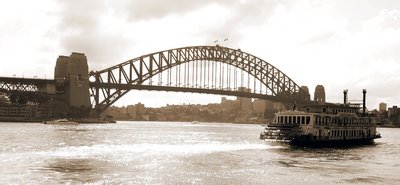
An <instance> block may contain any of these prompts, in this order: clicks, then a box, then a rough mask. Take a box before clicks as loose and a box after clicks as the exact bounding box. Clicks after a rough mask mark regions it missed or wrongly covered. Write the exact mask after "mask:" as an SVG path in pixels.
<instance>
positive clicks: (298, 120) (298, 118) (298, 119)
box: [297, 116, 300, 124]
mask: <svg viewBox="0 0 400 185" xmlns="http://www.w3.org/2000/svg"><path fill="white" fill-rule="evenodd" d="M297 123H298V124H300V116H297Z"/></svg>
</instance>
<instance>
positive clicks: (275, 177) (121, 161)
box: [0, 122, 400, 184]
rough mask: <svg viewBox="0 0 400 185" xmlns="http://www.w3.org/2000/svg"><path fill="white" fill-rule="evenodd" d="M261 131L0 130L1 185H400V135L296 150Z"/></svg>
mask: <svg viewBox="0 0 400 185" xmlns="http://www.w3.org/2000/svg"><path fill="white" fill-rule="evenodd" d="M262 130H263V127H262V126H260V125H240V124H217V123H196V124H193V123H174V122H118V123H117V124H86V125H85V124H81V125H70V126H68V125H44V124H36V123H0V164H1V165H0V179H1V180H0V184H400V175H399V174H400V129H395V128H381V129H379V132H380V133H381V134H382V137H383V138H381V139H377V140H376V141H375V144H372V145H366V146H358V147H350V148H303V147H302V148H296V147H291V146H289V145H286V144H282V143H277V142H266V141H263V140H260V139H259V138H258V137H259V133H260V132H261V131H262Z"/></svg>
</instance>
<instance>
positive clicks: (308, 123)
mask: <svg viewBox="0 0 400 185" xmlns="http://www.w3.org/2000/svg"><path fill="white" fill-rule="evenodd" d="M346 93H347V91H346ZM346 93H345V98H344V99H345V100H344V103H343V104H334V103H322V102H314V103H310V104H308V105H303V106H301V107H299V110H290V111H284V112H279V113H276V114H275V118H274V119H273V120H272V122H271V123H268V124H266V126H265V129H264V131H263V132H261V133H260V139H272V140H278V141H287V142H290V143H291V144H294V145H326V146H337V145H353V144H366V143H372V142H373V140H374V139H376V138H380V137H381V136H380V134H379V133H378V132H377V130H376V127H377V122H378V120H379V119H378V118H376V117H373V116H370V115H367V114H366V112H365V109H366V108H365V93H366V90H364V91H363V93H364V99H363V107H362V111H361V107H360V104H351V103H347V102H346V101H347V94H346Z"/></svg>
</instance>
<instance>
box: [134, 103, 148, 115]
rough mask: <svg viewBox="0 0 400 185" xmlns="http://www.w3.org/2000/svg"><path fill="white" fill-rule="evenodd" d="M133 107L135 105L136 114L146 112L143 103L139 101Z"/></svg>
mask: <svg viewBox="0 0 400 185" xmlns="http://www.w3.org/2000/svg"><path fill="white" fill-rule="evenodd" d="M135 107H136V115H142V114H145V113H146V108H145V107H144V104H142V103H140V102H139V103H137V104H136V105H135Z"/></svg>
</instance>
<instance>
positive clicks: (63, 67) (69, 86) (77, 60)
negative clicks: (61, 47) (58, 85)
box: [54, 52, 91, 108]
mask: <svg viewBox="0 0 400 185" xmlns="http://www.w3.org/2000/svg"><path fill="white" fill-rule="evenodd" d="M88 71H89V70H88V63H87V58H86V56H85V54H83V53H76V52H73V53H72V54H71V55H70V56H69V57H68V56H59V57H58V59H57V63H56V67H55V71H54V79H55V80H66V81H67V83H66V86H64V95H65V100H66V103H67V104H68V105H69V106H72V107H76V108H82V107H84V108H89V107H91V104H90V95H89V73H88Z"/></svg>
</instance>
